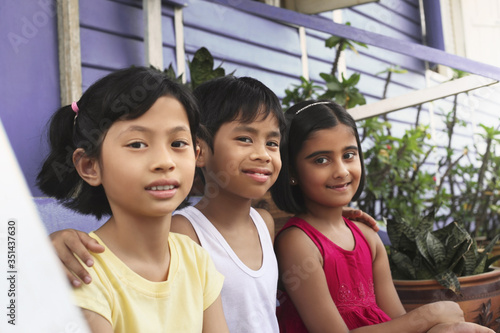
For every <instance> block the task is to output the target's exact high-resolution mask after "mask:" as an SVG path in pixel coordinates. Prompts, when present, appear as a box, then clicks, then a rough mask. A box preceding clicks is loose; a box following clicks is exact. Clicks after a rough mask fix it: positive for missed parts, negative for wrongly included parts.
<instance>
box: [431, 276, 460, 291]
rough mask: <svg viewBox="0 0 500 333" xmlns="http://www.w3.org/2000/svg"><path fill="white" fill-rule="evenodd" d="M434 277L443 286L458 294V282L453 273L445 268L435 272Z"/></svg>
mask: <svg viewBox="0 0 500 333" xmlns="http://www.w3.org/2000/svg"><path fill="white" fill-rule="evenodd" d="M435 279H436V281H437V282H439V284H441V285H442V286H443V287H445V288H447V289H451V290H452V291H453V292H454V293H455V294H460V283H459V282H458V278H457V276H456V275H455V273H453V272H451V271H449V270H447V271H445V272H441V273H438V274H436V276H435Z"/></svg>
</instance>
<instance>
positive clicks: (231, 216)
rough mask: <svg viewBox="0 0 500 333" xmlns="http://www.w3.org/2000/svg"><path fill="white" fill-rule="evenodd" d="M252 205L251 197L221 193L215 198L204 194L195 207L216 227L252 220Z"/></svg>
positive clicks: (232, 226) (234, 225)
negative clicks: (250, 217)
mask: <svg viewBox="0 0 500 333" xmlns="http://www.w3.org/2000/svg"><path fill="white" fill-rule="evenodd" d="M251 205H252V200H251V199H246V198H241V197H235V196H228V195H224V194H222V193H219V195H217V196H215V197H214V198H210V197H208V196H203V197H202V199H201V200H200V201H199V202H198V203H197V204H196V206H195V207H196V208H197V209H198V210H199V211H201V212H202V213H203V215H205V217H206V218H207V219H208V220H210V222H211V223H212V224H214V225H215V226H216V227H221V228H224V227H230V228H235V227H237V226H238V225H243V224H246V223H248V221H250V219H249V216H250V207H251Z"/></svg>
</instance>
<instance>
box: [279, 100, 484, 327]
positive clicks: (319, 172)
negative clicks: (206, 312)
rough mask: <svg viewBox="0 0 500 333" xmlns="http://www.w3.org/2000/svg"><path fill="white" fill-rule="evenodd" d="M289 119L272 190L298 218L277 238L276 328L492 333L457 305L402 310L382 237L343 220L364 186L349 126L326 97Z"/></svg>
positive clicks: (355, 136) (357, 147)
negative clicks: (466, 317)
mask: <svg viewBox="0 0 500 333" xmlns="http://www.w3.org/2000/svg"><path fill="white" fill-rule="evenodd" d="M285 116H286V119H287V122H288V123H287V126H288V129H287V133H286V135H285V137H284V138H283V140H282V146H281V157H282V161H283V167H282V169H281V172H280V175H279V176H278V180H277V181H276V183H275V185H274V186H273V188H272V189H271V193H272V196H273V199H274V201H275V202H276V204H277V206H278V207H279V208H280V209H282V210H284V211H287V212H289V213H293V214H295V216H294V217H292V218H291V219H290V220H289V221H288V222H287V224H286V225H285V226H284V227H283V229H282V230H281V231H280V232H279V233H278V235H277V237H276V241H275V249H276V254H277V257H278V264H279V271H280V289H281V290H282V294H281V295H279V299H278V300H279V303H280V305H279V306H278V309H277V315H278V321H279V324H280V329H281V332H283V333H290V332H293V333H301V332H318V333H326V332H351V331H353V332H358V331H359V332H394V333H401V332H432V333H435V332H493V331H492V330H490V329H488V328H485V327H482V326H479V325H476V324H472V323H465V322H464V317H463V312H462V310H461V309H460V307H459V306H458V305H457V304H456V303H454V302H436V303H432V304H427V305H424V306H422V307H420V308H418V309H416V310H413V311H411V312H409V313H406V312H405V310H404V308H403V306H402V304H401V301H400V300H399V298H398V295H397V293H396V290H395V288H394V284H393V283H392V278H391V273H390V268H389V261H388V259H387V253H386V250H385V247H384V245H383V243H382V241H381V240H380V237H379V236H378V235H377V233H376V232H375V231H373V230H372V229H370V228H369V227H367V226H366V225H362V224H359V223H357V222H352V221H350V220H348V219H345V218H343V217H342V207H344V206H346V205H348V204H349V202H350V201H352V200H356V199H357V198H358V197H359V195H360V193H361V191H362V190H363V184H364V180H365V173H364V165H363V157H362V152H361V145H360V140H359V136H358V132H357V128H356V123H355V121H354V120H353V118H352V117H351V116H350V115H349V113H347V112H346V111H345V110H344V109H343V108H342V107H341V106H339V105H338V104H335V103H333V102H331V101H306V102H302V103H299V104H297V105H295V106H293V107H291V108H290V109H289V110H288V111H287V112H286V114H285ZM402 200H404V199H403V198H402Z"/></svg>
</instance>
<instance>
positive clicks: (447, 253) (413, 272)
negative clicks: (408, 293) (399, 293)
mask: <svg viewBox="0 0 500 333" xmlns="http://www.w3.org/2000/svg"><path fill="white" fill-rule="evenodd" d="M413 219H414V221H408V219H406V218H403V217H395V218H392V219H389V220H387V233H388V236H389V238H390V240H391V245H390V246H389V248H388V254H389V261H390V267H391V273H392V277H393V278H394V279H403V280H425V279H436V280H437V281H438V282H439V283H440V284H441V285H442V286H444V287H445V288H448V289H451V290H452V291H453V292H455V293H460V283H459V281H458V277H460V276H468V275H475V274H480V273H484V272H487V271H488V270H489V267H490V264H491V263H493V262H494V261H496V260H497V259H499V258H500V256H497V257H493V258H490V259H488V255H489V253H490V252H491V250H492V249H493V245H494V244H493V243H490V244H489V245H488V246H486V247H485V248H484V249H483V250H481V251H480V250H479V249H478V246H477V243H476V241H475V240H474V238H473V237H472V236H471V235H470V234H469V233H468V232H467V231H466V230H465V229H464V228H462V227H461V226H460V224H459V223H456V222H453V223H450V224H448V225H446V226H444V227H443V228H440V229H436V230H434V228H433V226H434V224H435V223H434V222H435V220H434V210H431V212H430V213H429V214H427V215H425V216H416V217H413ZM499 237H500V234H499V235H497V236H496V237H495V238H494V239H493V242H496V241H497V240H498V239H499Z"/></svg>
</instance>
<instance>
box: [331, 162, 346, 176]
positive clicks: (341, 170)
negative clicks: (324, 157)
mask: <svg viewBox="0 0 500 333" xmlns="http://www.w3.org/2000/svg"><path fill="white" fill-rule="evenodd" d="M347 176H349V170H348V169H347V168H346V166H345V165H344V164H343V163H341V164H340V165H338V166H337V167H335V169H334V172H333V178H336V179H343V178H346V177H347Z"/></svg>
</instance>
